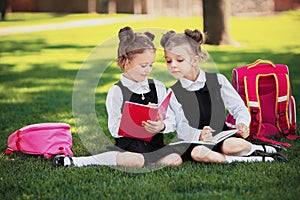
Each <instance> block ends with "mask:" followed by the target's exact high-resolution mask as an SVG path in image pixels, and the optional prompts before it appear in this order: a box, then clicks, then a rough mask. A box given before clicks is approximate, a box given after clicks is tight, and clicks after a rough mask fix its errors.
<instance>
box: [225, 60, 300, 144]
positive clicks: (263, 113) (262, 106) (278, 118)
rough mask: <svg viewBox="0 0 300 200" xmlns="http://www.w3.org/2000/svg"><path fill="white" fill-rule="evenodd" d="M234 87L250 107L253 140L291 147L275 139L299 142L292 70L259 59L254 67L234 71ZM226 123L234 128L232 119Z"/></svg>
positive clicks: (231, 117) (228, 117) (250, 65)
mask: <svg viewBox="0 0 300 200" xmlns="http://www.w3.org/2000/svg"><path fill="white" fill-rule="evenodd" d="M232 85H233V87H234V88H235V89H236V90H237V92H238V93H239V95H240V96H241V97H242V99H243V100H244V102H245V105H246V106H247V107H248V109H249V112H250V115H251V122H250V136H249V140H253V139H258V140H262V141H265V142H270V143H273V144H281V145H284V146H287V147H289V146H290V144H289V143H286V142H279V141H275V140H272V139H270V137H272V136H278V137H286V138H289V139H294V140H296V139H297V138H300V136H295V135H294V133H295V131H296V105H295V99H294V97H293V96H292V90H291V86H290V80H289V71H288V67H287V66H286V65H283V64H273V63H272V62H271V61H268V60H261V59H258V60H256V61H255V62H254V63H252V64H249V65H246V66H242V67H238V68H235V69H233V74H232ZM226 123H227V125H228V126H229V127H234V124H235V121H234V118H233V116H232V115H230V114H229V115H228V116H227V119H226Z"/></svg>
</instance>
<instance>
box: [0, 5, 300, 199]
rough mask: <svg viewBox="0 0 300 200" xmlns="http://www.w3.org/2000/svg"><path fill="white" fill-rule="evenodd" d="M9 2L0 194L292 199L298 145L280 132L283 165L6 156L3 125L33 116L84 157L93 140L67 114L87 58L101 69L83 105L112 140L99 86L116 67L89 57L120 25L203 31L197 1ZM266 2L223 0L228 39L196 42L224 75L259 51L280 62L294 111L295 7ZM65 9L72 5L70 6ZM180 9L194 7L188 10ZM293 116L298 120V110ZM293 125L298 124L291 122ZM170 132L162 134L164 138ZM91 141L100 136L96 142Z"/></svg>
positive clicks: (3, 33) (0, 78)
mask: <svg viewBox="0 0 300 200" xmlns="http://www.w3.org/2000/svg"><path fill="white" fill-rule="evenodd" d="M10 2H11V3H12V4H11V6H10V7H9V8H8V10H7V13H6V15H5V20H4V21H1V22H0V113H1V114H0V152H1V157H0V191H1V194H0V195H1V196H0V198H1V199H188V198H193V199H195V198H198V199H201V198H208V199H298V198H299V196H300V175H299V170H300V167H299V166H300V159H299V158H300V156H299V152H300V143H299V141H298V142H297V141H290V140H287V139H280V140H281V141H285V142H289V143H291V147H290V148H289V149H288V151H287V152H286V153H285V154H286V155H287V156H288V158H289V162H287V163H281V162H276V163H234V164H228V165H224V164H203V163H197V164H196V163H184V164H183V165H182V166H179V167H174V168H170V167H164V168H162V169H160V170H155V171H152V172H147V173H128V172H125V171H126V170H125V171H124V170H118V169H114V168H110V167H99V166H98V167H97V166H92V167H84V168H75V167H69V168H54V167H53V165H52V160H51V159H44V158H42V157H39V156H30V155H25V154H21V153H14V154H12V155H10V156H7V155H5V154H4V152H5V149H6V147H7V138H8V136H9V135H10V134H11V133H12V132H14V131H15V130H17V129H19V128H21V127H24V126H26V125H29V124H34V123H42V122H65V123H68V124H70V125H71V131H72V135H73V148H72V150H73V152H74V154H75V155H76V156H83V155H90V154H91V152H92V153H94V152H93V149H94V146H93V144H92V146H86V143H85V142H84V139H82V138H81V137H80V134H79V132H80V131H82V130H80V127H76V121H75V119H74V115H73V114H74V113H73V111H74V108H73V106H74V104H73V103H74V102H73V101H74V87H75V86H76V84H75V83H76V77H77V75H78V73H79V72H80V70H82V69H83V68H84V67H85V66H86V65H85V64H86V63H87V61H91V60H92V61H93V62H94V63H96V64H97V63H98V62H99V63H100V65H99V66H98V67H99V68H100V69H103V70H102V71H103V74H102V75H101V77H100V75H97V74H94V75H93V77H91V79H92V80H96V81H97V80H98V79H99V83H98V86H97V88H89V89H90V90H93V91H94V96H95V103H94V105H92V107H93V108H94V110H95V113H96V116H97V119H96V120H97V122H96V123H98V124H99V126H101V128H102V130H103V132H104V134H106V135H107V136H108V137H107V138H108V139H109V140H111V138H109V132H108V129H107V126H106V125H107V114H106V109H105V97H106V95H107V91H108V88H109V87H111V86H112V85H113V84H114V83H116V81H117V80H118V79H119V76H120V73H121V71H120V70H119V69H118V68H117V66H116V64H115V62H114V61H115V60H114V59H115V58H114V56H115V55H109V57H108V60H105V61H103V60H97V55H99V58H101V59H102V58H104V57H105V56H104V55H106V53H107V52H106V51H105V50H106V46H105V45H106V44H108V43H109V44H110V43H113V44H114V43H115V44H117V40H116V39H117V33H118V31H119V29H120V28H122V27H124V26H128V25H129V26H131V27H132V28H133V29H135V30H150V31H153V32H155V33H156V37H157V41H159V38H160V36H161V34H162V33H164V32H165V31H167V30H170V29H172V30H175V31H178V32H182V31H183V30H184V29H185V28H190V29H195V28H198V29H200V30H203V29H204V27H203V17H202V12H201V13H198V12H197V9H200V10H201V8H197V7H196V8H195V6H193V5H190V4H183V2H189V3H191V2H192V1H175V0H174V1H153V2H156V3H157V4H158V3H160V4H159V5H161V6H160V8H157V7H155V6H154V5H152V4H151V3H149V5H152V7H153V8H154V10H155V8H156V11H157V13H155V12H154V11H153V10H152V11H151V12H152V13H148V14H145V13H144V12H145V11H143V9H142V8H144V7H143V6H142V7H137V8H135V9H137V10H138V11H141V12H140V13H142V14H133V13H139V12H131V13H130V12H129V13H128V12H118V9H119V10H120V9H121V8H120V7H118V6H116V5H118V2H120V1H108V2H115V3H116V4H113V5H115V7H110V8H107V10H105V9H104V11H103V10H102V11H103V12H104V14H103V13H102V14H100V13H99V12H98V10H99V9H100V8H99V7H97V9H94V10H93V12H92V13H89V9H87V10H86V12H85V11H80V13H72V12H70V10H67V11H68V13H66V11H65V12H61V11H62V10H63V9H62V8H60V9H58V10H56V12H28V10H26V9H25V7H21V8H23V10H24V9H25V10H24V11H27V12H20V9H21V8H20V7H15V9H16V8H18V9H19V12H17V11H18V9H16V11H14V9H13V7H12V6H13V5H15V6H16V5H17V4H14V3H16V2H17V1H10ZM19 2H25V1H19ZM27 2H34V1H27ZM92 2H93V1H92ZM97 2H98V1H97ZM123 2H125V0H124V1H123ZM128 2H129V1H128ZM128 2H127V3H128ZM130 2H131V1H130ZM143 2H147V1H143ZM151 2H152V1H151ZM162 2H169V4H166V3H165V4H163V3H162ZM170 2H173V3H170ZM174 2H176V3H174ZM193 2H196V1H193ZM236 2H239V1H236ZM242 2H256V3H259V2H260V1H259V0H257V1H255V0H253V1H251V0H246V1H242ZM264 2H270V1H264ZM274 2H275V3H274V4H272V5H273V6H277V10H276V9H274V10H273V11H272V12H271V11H268V12H266V11H265V10H264V11H261V10H255V11H253V10H252V11H251V9H250V10H247V11H244V12H240V13H238V12H234V9H236V8H235V7H234V5H231V6H232V7H231V8H232V10H231V14H230V16H229V21H228V22H229V23H228V24H227V25H228V28H229V35H230V38H231V39H232V43H231V44H227V45H208V44H205V45H204V48H205V50H207V51H208V52H209V55H210V57H211V58H212V59H213V61H214V63H215V64H216V65H215V66H216V69H217V70H218V71H220V72H221V73H223V74H225V75H226V77H227V78H228V79H229V80H231V72H232V69H233V68H234V67H238V66H242V65H245V64H249V63H252V62H254V61H255V60H256V59H258V58H261V59H267V60H271V61H273V62H274V63H283V64H287V65H288V66H289V71H290V79H291V84H292V90H293V95H294V97H295V98H296V103H297V104H296V105H297V110H298V111H299V110H300V90H299V88H300V79H299V75H300V69H299V64H300V37H299V31H300V29H299V27H300V10H297V9H294V8H295V7H296V5H297V2H298V1H292V0H290V1H281V2H287V5H290V7H288V8H286V9H283V7H284V6H283V5H281V8H282V9H281V10H285V11H280V12H279V10H280V9H278V7H279V6H280V5H279V3H278V2H279V1H274ZM181 3H182V5H181ZM196 3H197V2H196ZM128 4H130V3H128ZM175 4H176V5H177V4H178V5H177V6H176V5H175ZM245 4H246V3H245ZM254 4H255V3H254ZM110 5H111V4H110ZM123 5H124V4H123ZM180 5H181V6H180ZM196 5H197V6H198V4H196ZM251 5H252V4H251ZM255 5H256V4H255ZM287 5H285V6H287ZM60 6H61V7H64V6H65V7H67V5H60ZM98 6H99V5H98ZM265 6H266V5H265ZM69 7H72V6H71V4H69ZM149 7H150V6H149ZM178 7H180V9H181V10H180V9H179V8H178ZM258 7H259V6H258ZM34 8H35V9H37V7H34ZM139 8H140V9H139ZM163 8H165V10H166V11H165V12H164V11H163ZM166 8H168V9H166ZM175 8H176V9H175ZM177 8H178V9H177ZM191 8H193V9H191ZM273 8H274V7H273ZM275 8H276V7H275ZM28 9H29V8H28ZM172 9H173V10H172ZM186 9H187V10H188V11H190V12H192V13H193V14H189V12H188V11H186ZM189 9H190V10H189ZM240 9H241V8H240ZM100 10H101V9H100ZM121 11H122V9H121ZM133 11H134V9H133ZM105 12H112V13H113V14H108V13H106V14H105ZM149 12H150V11H149ZM157 48H158V51H157V57H156V64H155V65H154V69H153V77H154V78H159V77H160V76H159V74H161V73H164V72H165V70H166V69H165V68H164V67H165V65H164V57H163V51H162V49H161V47H160V46H159V43H158V42H157ZM110 50H111V49H110ZM95 53H97V55H96V56H95ZM93 59H94V60H93ZM101 63H104V64H105V65H103V66H102V65H101ZM100 71H101V70H100ZM164 78H166V79H164ZM163 79H164V80H162V81H164V82H165V84H166V85H167V86H169V85H170V84H171V83H172V81H174V80H171V79H169V77H163ZM82 98H84V96H83V97H82ZM298 113H299V112H298ZM297 118H298V119H300V116H299V114H297ZM298 121H299V120H298ZM297 125H298V127H299V125H300V124H299V122H297ZM297 134H299V128H298V129H297ZM172 136H174V134H173V135H172ZM171 139H172V138H170V137H167V138H166V140H167V141H169V140H171ZM95 141H97V142H99V144H101V141H98V140H95ZM97 150H99V151H100V150H101V149H97ZM102 150H103V149H102Z"/></svg>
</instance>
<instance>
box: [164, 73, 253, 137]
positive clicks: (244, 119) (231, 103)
mask: <svg viewBox="0 0 300 200" xmlns="http://www.w3.org/2000/svg"><path fill="white" fill-rule="evenodd" d="M199 71H200V74H199V76H198V78H197V80H196V81H194V82H193V81H190V80H187V79H185V78H180V82H181V84H182V87H183V88H185V89H186V90H188V91H197V90H200V89H201V88H203V87H204V86H205V82H206V76H205V72H204V71H203V70H201V69H200V68H199ZM217 77H218V81H219V84H220V85H221V97H222V99H223V102H224V105H225V108H226V109H227V110H228V111H229V113H230V114H231V115H232V116H233V117H234V119H235V120H236V124H239V123H244V124H245V125H246V126H249V124H250V121H251V116H250V114H249V112H248V109H247V107H246V106H245V104H244V102H243V100H242V98H241V97H240V96H239V94H238V93H237V92H236V90H235V89H234V88H233V87H232V85H231V83H230V82H229V81H228V80H227V78H226V77H225V76H224V75H222V74H217ZM170 90H171V89H170ZM170 107H171V109H172V110H173V112H174V116H175V119H176V124H175V125H174V126H176V132H177V134H178V138H179V139H182V140H186V141H192V140H199V137H200V134H201V131H199V130H198V129H195V128H192V127H190V126H189V125H188V121H187V119H186V117H185V116H184V112H183V109H182V105H181V104H180V103H179V102H178V100H177V99H176V97H175V95H172V97H171V100H170Z"/></svg>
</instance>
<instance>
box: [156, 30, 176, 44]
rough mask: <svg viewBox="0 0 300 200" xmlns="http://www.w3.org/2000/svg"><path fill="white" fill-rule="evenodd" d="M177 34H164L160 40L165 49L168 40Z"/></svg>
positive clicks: (171, 32)
mask: <svg viewBox="0 0 300 200" xmlns="http://www.w3.org/2000/svg"><path fill="white" fill-rule="evenodd" d="M175 34H176V32H175V31H168V32H167V33H165V34H163V36H162V38H161V39H160V44H161V46H163V47H165V45H166V43H167V42H168V40H169V39H170V38H171V37H172V36H174V35H175Z"/></svg>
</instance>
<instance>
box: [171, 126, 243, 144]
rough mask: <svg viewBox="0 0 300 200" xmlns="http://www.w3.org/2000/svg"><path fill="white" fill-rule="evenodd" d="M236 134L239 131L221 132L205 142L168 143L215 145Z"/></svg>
mask: <svg viewBox="0 0 300 200" xmlns="http://www.w3.org/2000/svg"><path fill="white" fill-rule="evenodd" d="M237 132H239V130H237V129H234V130H228V131H222V132H220V133H218V134H216V135H215V136H214V137H212V139H211V140H206V141H179V142H173V143H170V144H169V145H176V144H183V143H190V144H200V145H216V144H218V143H219V142H222V141H223V140H225V139H226V138H228V137H230V136H232V135H234V134H236V133H237Z"/></svg>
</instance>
